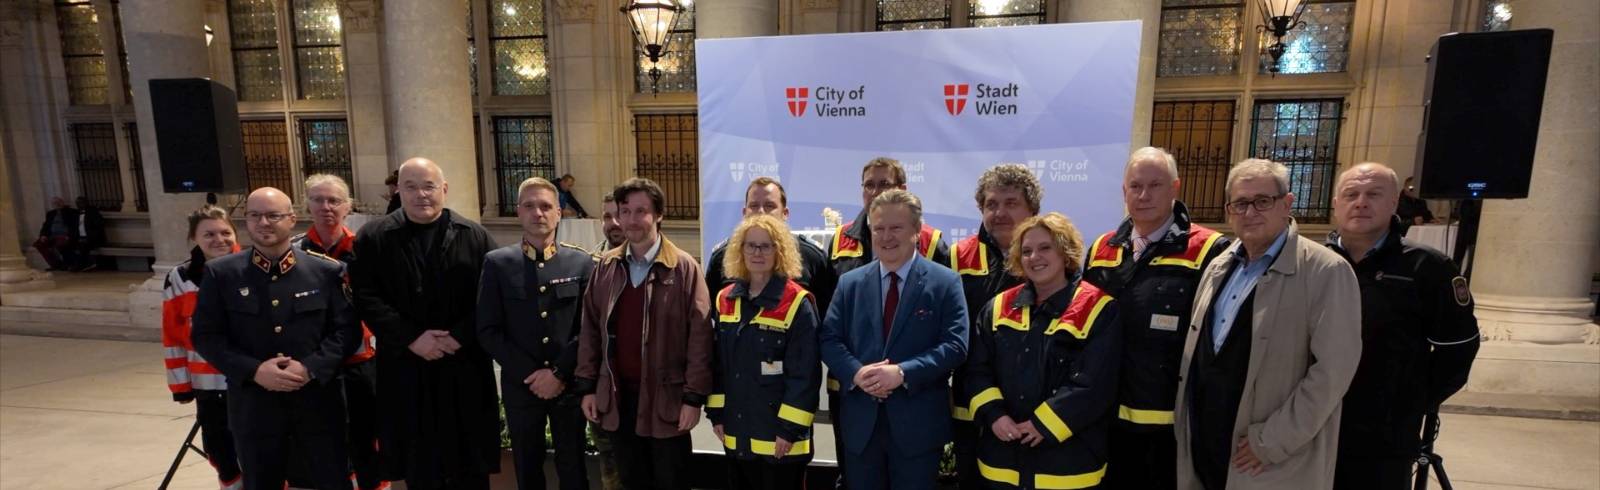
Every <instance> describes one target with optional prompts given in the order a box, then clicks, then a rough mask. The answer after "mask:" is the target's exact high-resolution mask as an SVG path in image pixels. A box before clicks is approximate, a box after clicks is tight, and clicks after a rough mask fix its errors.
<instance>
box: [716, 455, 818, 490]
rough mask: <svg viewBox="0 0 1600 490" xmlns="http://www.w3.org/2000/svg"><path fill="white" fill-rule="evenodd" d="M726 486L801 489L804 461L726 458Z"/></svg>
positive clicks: (741, 489)
mask: <svg viewBox="0 0 1600 490" xmlns="http://www.w3.org/2000/svg"><path fill="white" fill-rule="evenodd" d="M728 488H729V489H739V490H745V489H749V490H803V489H804V488H806V461H790V462H784V463H778V462H774V461H771V460H767V459H765V458H763V459H750V460H743V459H734V458H728Z"/></svg>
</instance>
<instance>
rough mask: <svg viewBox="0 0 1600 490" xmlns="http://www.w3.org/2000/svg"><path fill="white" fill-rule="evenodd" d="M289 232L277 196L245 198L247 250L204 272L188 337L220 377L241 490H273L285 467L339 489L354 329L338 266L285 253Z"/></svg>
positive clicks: (287, 215) (286, 212)
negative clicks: (344, 374) (345, 378)
mask: <svg viewBox="0 0 1600 490" xmlns="http://www.w3.org/2000/svg"><path fill="white" fill-rule="evenodd" d="M294 223H295V215H294V210H293V208H292V207H291V204H290V202H289V197H288V196H287V195H284V193H283V191H280V190H278V189H274V188H271V187H262V188H260V189H256V190H255V191H254V192H251V193H250V196H249V197H248V198H247V199H246V201H245V228H246V230H248V231H249V233H250V240H251V242H252V245H251V247H250V250H248V251H244V252H238V253H234V254H231V255H228V256H225V257H222V258H219V259H217V260H214V261H209V262H207V263H206V267H205V279H204V280H203V281H200V292H199V294H198V298H197V300H196V306H195V311H194V319H193V325H194V331H193V332H192V334H191V337H192V338H193V342H194V348H195V350H196V351H198V352H199V353H200V355H201V356H203V357H204V358H205V359H206V360H208V361H211V365H212V366H215V367H216V368H217V369H218V370H220V371H222V374H223V375H224V376H226V377H227V380H228V397H227V398H228V419H229V421H230V422H231V424H230V425H231V427H232V429H233V434H234V446H235V449H236V450H237V453H238V455H239V466H240V470H241V471H242V472H243V474H244V488H247V489H256V488H283V487H284V486H285V483H286V482H287V480H288V477H289V474H288V473H289V468H290V460H291V458H294V459H297V460H303V461H304V462H305V463H306V464H307V466H308V468H307V473H309V474H308V475H307V476H308V477H309V479H310V482H309V484H310V485H311V486H312V487H313V488H317V489H322V490H327V489H349V488H350V476H349V475H350V474H349V462H348V461H349V460H348V459H346V450H345V449H346V448H345V410H344V404H345V402H344V394H343V391H342V388H343V383H342V381H341V379H340V377H339V368H340V366H341V365H342V364H343V363H344V360H345V359H346V358H347V357H349V356H350V355H351V354H353V353H355V351H356V348H357V347H358V346H359V345H360V339H361V327H360V323H358V322H357V320H356V312H355V308H354V307H352V305H351V302H350V290H349V288H348V287H347V286H346V285H345V279H344V277H345V266H344V264H343V263H341V262H339V261H338V260H334V259H333V258H330V257H328V256H326V255H322V254H318V253H314V252H306V251H304V250H300V249H297V248H295V247H294V246H292V245H291V243H290V241H289V238H290V235H291V230H293V229H294ZM298 462H299V461H296V463H298Z"/></svg>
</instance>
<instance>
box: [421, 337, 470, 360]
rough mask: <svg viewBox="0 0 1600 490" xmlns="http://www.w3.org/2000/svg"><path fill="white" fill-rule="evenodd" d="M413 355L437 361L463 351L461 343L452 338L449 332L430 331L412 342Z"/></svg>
mask: <svg viewBox="0 0 1600 490" xmlns="http://www.w3.org/2000/svg"><path fill="white" fill-rule="evenodd" d="M410 347H411V353H412V354H416V355H417V357H421V358H423V359H424V360H429V361H437V360H440V359H443V358H444V356H447V355H452V354H455V353H456V351H458V350H461V343H460V342H457V341H456V339H455V337H451V336H450V331H449V330H428V331H424V332H422V335H419V336H417V340H413V341H411V346H410Z"/></svg>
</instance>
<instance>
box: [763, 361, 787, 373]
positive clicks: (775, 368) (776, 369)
mask: <svg viewBox="0 0 1600 490" xmlns="http://www.w3.org/2000/svg"><path fill="white" fill-rule="evenodd" d="M780 374H783V361H767V362H762V363H761V375H762V376H777V375H780Z"/></svg>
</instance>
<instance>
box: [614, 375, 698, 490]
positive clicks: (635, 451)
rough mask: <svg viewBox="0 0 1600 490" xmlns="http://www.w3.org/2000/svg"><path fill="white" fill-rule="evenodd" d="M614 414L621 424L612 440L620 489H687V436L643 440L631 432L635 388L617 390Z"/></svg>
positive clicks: (689, 445) (636, 410) (636, 398)
mask: <svg viewBox="0 0 1600 490" xmlns="http://www.w3.org/2000/svg"><path fill="white" fill-rule="evenodd" d="M617 395H618V400H617V401H618V404H617V410H618V412H617V414H618V418H619V419H621V422H620V423H619V424H617V430H616V432H611V433H609V434H607V435H608V436H610V437H611V448H612V451H614V452H615V453H616V455H617V467H618V469H619V470H620V471H621V473H622V487H623V488H625V489H627V490H687V489H688V488H689V478H688V475H686V474H684V472H686V471H688V470H689V454H690V452H691V451H693V449H694V446H693V443H692V442H690V440H689V435H688V434H684V435H681V436H678V437H669V438H666V439H657V438H654V437H643V436H640V435H638V434H637V433H635V432H634V430H635V427H636V426H637V425H638V424H637V422H636V421H635V417H637V416H638V413H639V390H638V388H628V387H623V388H621V389H618V390H617Z"/></svg>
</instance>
